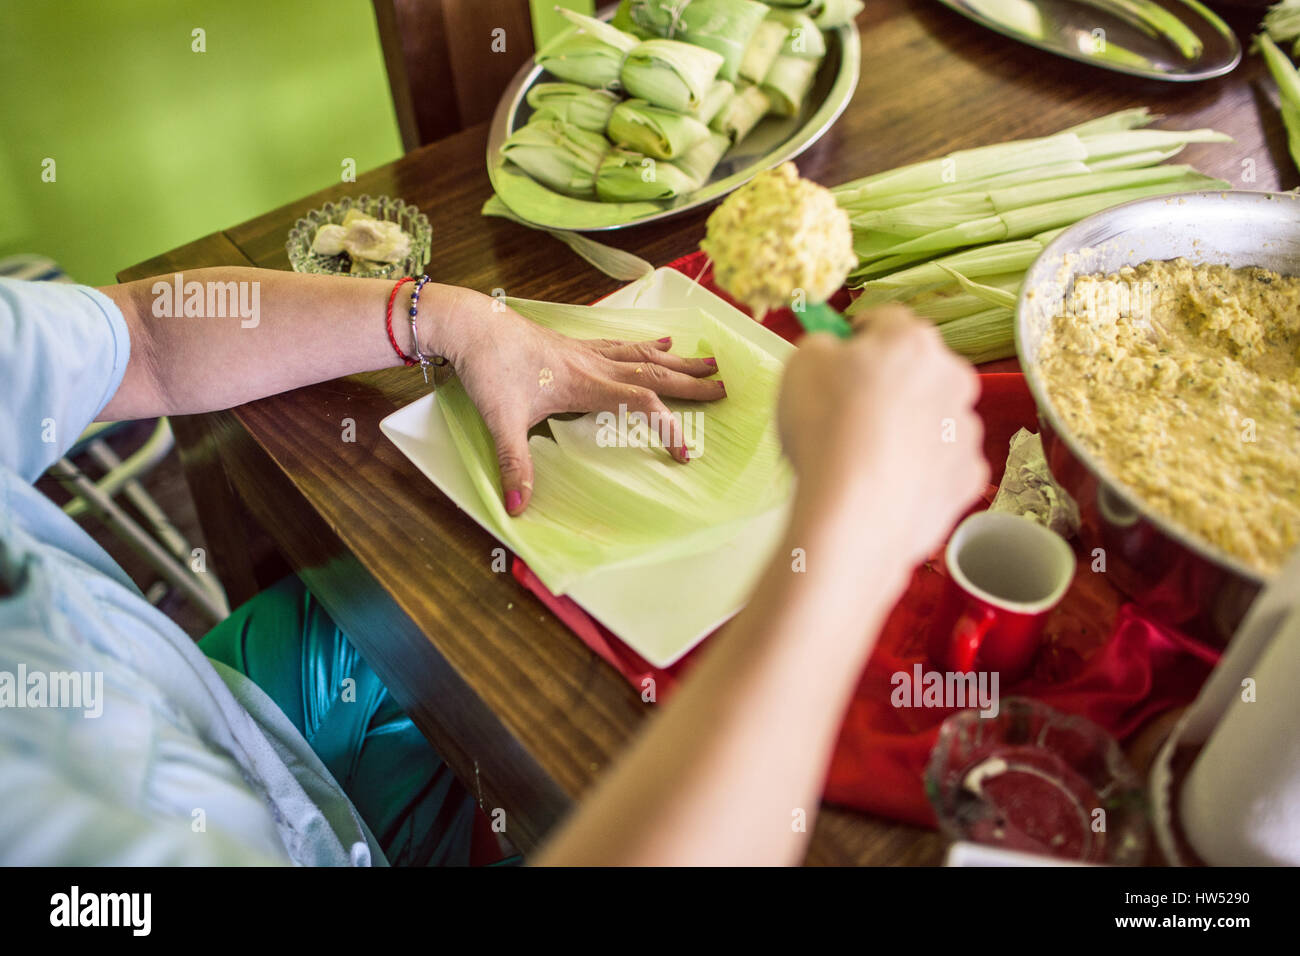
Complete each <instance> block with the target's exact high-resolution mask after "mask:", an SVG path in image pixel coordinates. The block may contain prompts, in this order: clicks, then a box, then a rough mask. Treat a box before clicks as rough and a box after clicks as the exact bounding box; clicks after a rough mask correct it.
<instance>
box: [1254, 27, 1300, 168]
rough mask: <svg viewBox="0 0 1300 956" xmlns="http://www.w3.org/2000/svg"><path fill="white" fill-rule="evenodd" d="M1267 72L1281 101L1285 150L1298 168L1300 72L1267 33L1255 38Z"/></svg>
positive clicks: (1299, 148) (1299, 155)
mask: <svg viewBox="0 0 1300 956" xmlns="http://www.w3.org/2000/svg"><path fill="white" fill-rule="evenodd" d="M1257 42H1258V43H1259V49H1260V52H1261V53H1262V54H1263V55H1264V62H1265V63H1266V64H1267V65H1268V72H1269V73H1270V74H1272V76H1273V82H1274V83H1276V84H1277V91H1278V95H1279V97H1280V99H1281V103H1282V123H1283V125H1285V126H1286V142H1287V150H1288V151H1289V152H1290V153H1291V162H1293V163H1294V164H1295V165H1296V167H1297V168H1298V169H1300V74H1298V73H1297V72H1296V68H1295V67H1294V66H1292V65H1291V61H1290V60H1288V59H1287V58H1286V54H1284V53H1283V52H1282V51H1281V50H1279V49H1278V48H1277V44H1275V43H1274V42H1273V41H1272V39H1270V38H1269V36H1268V34H1262V35H1261V36H1259V37H1258V38H1257Z"/></svg>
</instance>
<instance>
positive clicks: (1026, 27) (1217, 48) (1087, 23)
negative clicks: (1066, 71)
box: [939, 0, 1241, 83]
mask: <svg viewBox="0 0 1300 956" xmlns="http://www.w3.org/2000/svg"><path fill="white" fill-rule="evenodd" d="M939 2H940V3H942V4H943V5H944V6H946V7H950V8H951V9H953V10H956V11H957V12H958V13H960V14H962V15H963V16H965V17H969V18H970V19H971V20H974V21H975V22H976V23H978V24H980V25H982V26H985V27H988V28H989V29H990V30H994V31H996V32H998V33H1001V34H1002V35H1003V36H1008V37H1011V38H1012V39H1013V40H1019V41H1020V42H1021V43H1027V44H1029V45H1030V46H1034V47H1038V49H1040V50H1046V51H1048V52H1049V53H1055V54H1057V55H1059V56H1064V57H1068V58H1069V59H1071V60H1078V61H1079V62H1081V63H1089V64H1092V65H1093V66H1099V67H1102V68H1103V69H1107V70H1115V71H1117V72H1119V73H1127V74H1129V75H1131V76H1142V77H1147V78H1148V79H1153V80H1170V81H1173V82H1185V83H1186V82H1194V81H1197V80H1208V79H1210V78H1212V77H1216V76H1222V75H1223V74H1225V73H1228V72H1230V71H1231V70H1232V69H1233V68H1235V67H1236V65H1237V64H1238V63H1239V62H1241V44H1240V43H1239V42H1238V41H1237V36H1236V34H1235V33H1233V32H1232V30H1231V29H1230V28H1229V27H1228V25H1227V24H1226V23H1224V22H1223V21H1222V20H1221V19H1219V17H1218V16H1217V15H1216V14H1214V13H1212V12H1211V11H1210V10H1209V9H1207V8H1206V7H1205V6H1204V5H1202V4H1201V3H1198V2H1197V0H1151V2H1152V3H1153V4H1154V5H1156V6H1158V7H1160V8H1161V9H1162V10H1164V11H1166V12H1167V13H1169V14H1172V15H1173V16H1175V17H1177V18H1178V19H1179V20H1180V21H1182V23H1183V24H1184V25H1186V26H1187V27H1188V28H1189V29H1190V30H1191V31H1192V32H1193V33H1194V34H1195V35H1196V38H1197V39H1198V40H1199V41H1200V43H1201V50H1200V52H1199V54H1197V55H1195V56H1187V55H1184V53H1183V52H1182V51H1180V50H1179V48H1178V46H1177V44H1175V43H1174V42H1172V41H1171V40H1170V39H1169V37H1168V35H1167V32H1166V31H1165V30H1163V29H1162V28H1161V26H1160V24H1159V23H1158V22H1154V21H1153V20H1152V18H1151V17H1150V16H1144V15H1143V13H1142V11H1141V6H1140V5H1139V6H1138V7H1136V8H1135V7H1130V6H1128V5H1127V4H1125V3H1123V2H1122V0H939Z"/></svg>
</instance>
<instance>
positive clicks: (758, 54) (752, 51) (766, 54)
mask: <svg viewBox="0 0 1300 956" xmlns="http://www.w3.org/2000/svg"><path fill="white" fill-rule="evenodd" d="M787 32H788V31H787V30H786V28H785V25H784V24H782V23H781V22H780V21H778V20H771V19H768V20H764V21H763V22H762V23H760V24H759V25H758V29H756V30H755V31H754V35H753V36H752V37H751V38H750V40H749V45H748V46H747V47H745V55H744V56H743V57H741V59H740V68H739V74H740V78H741V79H742V80H748V81H749V82H750V83H762V82H763V77H765V76H767V71H768V70H770V69H772V64H773V63H774V62H775V61H776V58H777V57H778V56H780V55H781V47H783V46H785V38H786V34H787Z"/></svg>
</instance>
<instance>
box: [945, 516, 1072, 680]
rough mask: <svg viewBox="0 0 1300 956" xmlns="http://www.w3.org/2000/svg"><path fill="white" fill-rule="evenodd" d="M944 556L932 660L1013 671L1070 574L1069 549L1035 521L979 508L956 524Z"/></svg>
mask: <svg viewBox="0 0 1300 956" xmlns="http://www.w3.org/2000/svg"><path fill="white" fill-rule="evenodd" d="M944 561H945V563H946V564H947V567H948V590H947V593H946V594H945V596H944V601H943V603H942V605H941V609H940V614H939V618H938V621H937V623H936V627H935V628H934V629H933V630H932V631H931V634H930V642H929V654H930V660H931V661H932V662H933V663H934V664H935V665H937V666H938V667H939V668H940V669H941V670H945V671H950V672H957V673H967V672H970V671H976V670H979V671H998V672H999V673H1000V675H1001V679H1002V680H1004V681H1006V680H1014V679H1015V678H1016V677H1019V676H1020V675H1021V674H1022V673H1024V671H1025V669H1026V668H1027V667H1028V666H1029V663H1030V662H1031V661H1032V660H1033V657H1034V653H1035V652H1036V651H1037V650H1038V642H1039V639H1040V638H1041V637H1042V634H1043V627H1044V626H1045V625H1046V624H1047V617H1048V615H1049V614H1051V612H1052V609H1053V608H1055V607H1056V605H1057V604H1059V603H1060V602H1061V598H1063V597H1064V596H1065V592H1066V590H1067V589H1068V588H1069V586H1070V581H1071V580H1073V578H1074V569H1075V564H1076V562H1075V557H1074V551H1073V550H1072V549H1071V548H1070V546H1069V545H1068V544H1067V543H1066V542H1065V539H1064V538H1062V537H1061V536H1060V535H1059V534H1057V533H1056V532H1054V531H1052V530H1050V529H1048V528H1046V527H1044V526H1043V525H1041V524H1039V523H1038V522H1036V521H1031V520H1030V519H1029V518H1024V517H1021V516H1020V515H1014V514H1007V513H1005V512H992V511H984V512H981V513H979V514H974V515H971V516H970V517H969V518H967V519H966V520H965V521H963V522H962V523H961V524H959V525H958V526H957V530H956V531H954V532H953V533H952V537H951V538H949V539H948V547H947V549H946V550H945V551H944Z"/></svg>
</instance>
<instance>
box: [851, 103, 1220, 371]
mask: <svg viewBox="0 0 1300 956" xmlns="http://www.w3.org/2000/svg"><path fill="white" fill-rule="evenodd" d="M1153 119H1154V117H1152V116H1151V114H1150V113H1149V112H1148V111H1147V110H1146V109H1131V110H1123V111H1121V112H1119V113H1115V114H1112V115H1110V116H1105V117H1102V118H1100V119H1097V120H1092V121H1090V122H1088V123H1084V124H1082V125H1079V126H1075V127H1071V128H1070V129H1067V130H1064V131H1062V132H1060V133H1057V134H1055V135H1053V136H1046V137H1042V138H1039V139H1029V140H1018V141H1013V142H1008V143H1000V144H998V145H995V146H986V147H981V148H978V149H969V150H962V151H960V152H955V153H950V154H949V155H948V156H945V157H942V158H940V159H935V160H929V161H926V162H921V163H914V164H912V165H910V166H904V167H901V168H899V169H893V170H888V171H886V172H882V173H878V174H876V175H874V176H869V177H866V178H865V179H858V180H854V181H853V182H849V183H844V184H843V185H841V186H837V187H835V188H834V189H832V190H831V191H832V193H834V195H835V197H836V200H837V201H838V202H839V204H840V206H841V207H842V208H844V209H845V210H847V211H848V213H849V217H850V222H851V223H852V226H853V240H854V243H853V244H854V252H855V253H856V255H857V256H858V265H857V268H855V269H854V270H853V272H851V273H850V275H849V279H848V285H849V287H850V288H851V289H858V290H859V292H860V294H859V295H858V297H857V298H856V299H855V300H854V302H853V303H852V305H850V306H849V309H848V312H847V314H848V315H849V317H850V318H851V319H857V320H858V321H861V317H862V316H863V315H864V314H865V313H866V312H867V311H868V310H869V309H870V308H871V307H872V306H875V305H880V304H882V303H884V302H904V303H907V304H908V305H910V306H911V307H912V308H913V309H914V310H915V311H916V312H918V313H919V314H920V315H922V316H923V317H926V318H928V319H931V320H932V321H934V322H935V323H937V324H938V325H939V329H940V331H941V332H942V334H943V337H944V339H945V341H946V342H947V343H948V345H949V346H950V347H951V348H952V349H953V350H954V351H957V352H959V353H960V354H962V355H964V356H966V357H967V358H969V359H970V360H971V361H972V362H975V363H979V362H987V361H992V360H994V359H999V358H1007V357H1010V356H1012V355H1014V354H1015V336H1014V314H1015V305H1016V301H1017V299H1018V294H1019V291H1020V285H1021V282H1022V281H1023V278H1024V274H1025V271H1026V270H1027V269H1028V268H1029V266H1030V265H1031V264H1032V263H1033V261H1034V260H1035V259H1036V258H1037V257H1038V254H1039V253H1040V252H1042V250H1043V248H1044V247H1045V246H1046V245H1047V243H1048V242H1050V241H1051V240H1052V239H1053V238H1055V237H1056V235H1057V234H1059V233H1060V232H1061V230H1062V229H1064V228H1065V227H1067V226H1070V225H1073V224H1074V223H1075V222H1077V221H1079V220H1080V219H1083V218H1085V217H1087V216H1090V215H1092V214H1093V213H1095V212H1100V211H1101V210H1103V209H1107V208H1109V207H1111V206H1116V205H1119V204H1120V203H1124V202H1129V201H1130V200H1134V199H1142V198H1145V197H1147V196H1160V195H1169V194H1173V193H1181V192H1193V191H1198V190H1218V189H1229V188H1231V186H1230V185H1229V184H1228V183H1227V182H1225V181H1223V180H1221V179H1214V178H1211V177H1209V176H1205V175H1202V174H1201V173H1199V172H1197V171H1196V170H1195V169H1193V168H1192V167H1190V166H1185V165H1176V164H1165V163H1164V161H1165V160H1167V159H1170V158H1171V157H1173V156H1174V155H1176V154H1177V153H1178V152H1180V151H1181V150H1182V149H1183V147H1184V146H1186V145H1187V144H1188V143H1219V142H1229V141H1230V138H1229V137H1228V136H1225V135H1224V134H1222V133H1217V132H1215V131H1213V130H1208V129H1197V130H1157V129H1144V128H1142V127H1145V126H1147V125H1148V124H1149V123H1150V122H1151V121H1152V120H1153Z"/></svg>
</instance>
